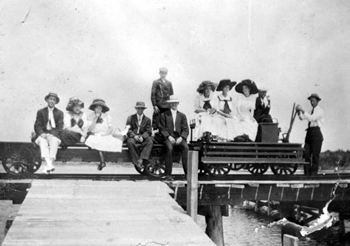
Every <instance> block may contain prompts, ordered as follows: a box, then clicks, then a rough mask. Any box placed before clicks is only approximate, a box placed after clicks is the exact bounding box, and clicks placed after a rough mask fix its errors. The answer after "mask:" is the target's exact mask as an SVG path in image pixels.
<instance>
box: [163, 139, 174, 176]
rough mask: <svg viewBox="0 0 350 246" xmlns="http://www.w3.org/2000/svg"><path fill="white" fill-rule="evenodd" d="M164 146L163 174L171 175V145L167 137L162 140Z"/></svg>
mask: <svg viewBox="0 0 350 246" xmlns="http://www.w3.org/2000/svg"><path fill="white" fill-rule="evenodd" d="M164 146H165V154H166V156H165V175H167V176H171V172H172V170H173V145H172V144H171V143H170V141H169V140H168V139H167V140H165V142H164Z"/></svg>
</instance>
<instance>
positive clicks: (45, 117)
mask: <svg viewBox="0 0 350 246" xmlns="http://www.w3.org/2000/svg"><path fill="white" fill-rule="evenodd" d="M53 117H54V119H55V124H56V128H53V129H51V130H48V129H47V128H46V126H47V122H48V121H49V109H48V108H47V107H45V108H43V109H40V110H39V111H38V112H37V114H36V120H35V123H34V130H35V133H36V137H35V139H36V138H37V137H38V136H40V135H41V134H42V133H50V134H52V135H54V136H55V137H57V138H58V139H60V135H61V132H62V130H63V112H62V111H61V110H59V109H57V108H54V109H53ZM35 139H33V140H35Z"/></svg>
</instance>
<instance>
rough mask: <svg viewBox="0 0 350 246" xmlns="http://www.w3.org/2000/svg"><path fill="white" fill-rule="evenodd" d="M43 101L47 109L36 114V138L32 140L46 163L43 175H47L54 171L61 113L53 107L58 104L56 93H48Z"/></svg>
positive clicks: (61, 123)
mask: <svg viewBox="0 0 350 246" xmlns="http://www.w3.org/2000/svg"><path fill="white" fill-rule="evenodd" d="M45 101H46V102H47V107H45V108H43V109H40V110H39V111H38V112H37V115H36V120H35V123H34V130H35V133H36V136H35V137H34V138H33V139H32V140H33V141H34V142H35V143H36V144H37V145H39V146H40V151H41V158H42V159H43V160H45V162H46V167H45V168H44V170H43V173H45V174H49V173H50V172H53V171H54V170H55V167H54V165H53V163H54V161H55V160H56V154H57V150H58V145H59V144H60V143H61V138H60V135H61V132H62V130H63V112H62V111H61V110H59V109H57V108H56V107H55V105H56V104H57V103H59V102H60V98H59V97H58V95H57V94H56V93H52V92H50V93H49V94H48V95H47V96H46V97H45Z"/></svg>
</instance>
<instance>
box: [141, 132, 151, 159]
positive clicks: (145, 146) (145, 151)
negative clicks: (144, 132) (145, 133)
mask: <svg viewBox="0 0 350 246" xmlns="http://www.w3.org/2000/svg"><path fill="white" fill-rule="evenodd" d="M152 148H153V139H152V137H148V138H146V139H145V141H143V143H142V150H141V155H140V158H141V159H142V160H148V159H149V156H150V155H151V151H152Z"/></svg>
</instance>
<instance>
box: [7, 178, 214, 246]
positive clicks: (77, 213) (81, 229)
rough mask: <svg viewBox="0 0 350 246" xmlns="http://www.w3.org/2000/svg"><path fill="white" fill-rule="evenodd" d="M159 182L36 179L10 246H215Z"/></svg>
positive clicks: (10, 237) (11, 234) (10, 234)
mask: <svg viewBox="0 0 350 246" xmlns="http://www.w3.org/2000/svg"><path fill="white" fill-rule="evenodd" d="M172 192H173V191H172V190H171V189H170V188H169V187H168V186H167V185H166V184H164V183H162V182H158V181H152V182H150V181H138V182H132V181H120V182H109V181H87V180H66V181H65V180H35V181H33V183H32V187H31V188H30V190H29V192H28V194H27V197H26V199H25V200H24V202H23V204H22V205H21V208H20V210H19V212H18V215H17V217H16V219H15V220H14V222H13V225H12V226H11V228H10V230H9V232H8V234H7V236H6V238H5V241H4V242H3V245H4V246H12V245H16V246H17V245H119V246H121V245H128V246H130V245H134V246H143V245H147V246H152V245H167V246H170V245H178V246H180V245H182V246H186V245H188V246H189V245H193V246H194V245H201V246H205V245H208V246H209V245H210V246H212V245H214V243H213V242H212V241H211V240H210V239H209V237H208V236H207V235H206V234H205V233H204V232H203V231H202V230H201V229H200V228H199V227H198V225H197V224H196V223H195V222H194V221H193V220H192V218H191V217H190V216H188V215H187V214H186V212H185V211H184V210H183V209H182V208H181V207H180V206H179V205H178V204H177V203H176V201H175V200H174V199H173V198H172V197H171V196H170V195H169V194H170V193H172Z"/></svg>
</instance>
